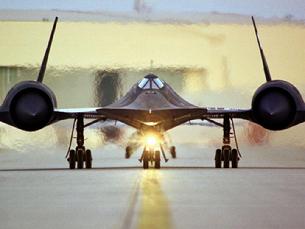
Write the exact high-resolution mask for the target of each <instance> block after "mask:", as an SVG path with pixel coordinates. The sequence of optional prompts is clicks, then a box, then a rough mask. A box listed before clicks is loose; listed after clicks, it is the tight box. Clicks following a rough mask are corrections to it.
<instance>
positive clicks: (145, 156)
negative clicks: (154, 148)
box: [143, 151, 150, 169]
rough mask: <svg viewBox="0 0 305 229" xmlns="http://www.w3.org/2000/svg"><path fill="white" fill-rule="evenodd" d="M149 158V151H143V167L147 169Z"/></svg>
mask: <svg viewBox="0 0 305 229" xmlns="http://www.w3.org/2000/svg"><path fill="white" fill-rule="evenodd" d="M149 159H150V153H149V151H145V152H144V155H143V169H148V167H149Z"/></svg>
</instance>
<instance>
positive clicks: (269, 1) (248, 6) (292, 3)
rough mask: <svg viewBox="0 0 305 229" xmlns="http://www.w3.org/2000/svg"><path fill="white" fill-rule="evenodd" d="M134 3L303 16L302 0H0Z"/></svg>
mask: <svg viewBox="0 0 305 229" xmlns="http://www.w3.org/2000/svg"><path fill="white" fill-rule="evenodd" d="M135 2H137V3H138V5H140V6H141V7H143V8H147V9H150V11H151V12H159V11H171V12H181V11H196V12H211V11H218V12H225V13H237V14H245V15H255V16H261V17H266V18H270V17H285V16H287V15H292V16H293V17H294V18H297V19H305V13H304V12H305V0H175V1H174V0H146V1H145V0H90V1H89V0H88V1H86V0H52V1H50V0H0V9H62V10H84V11H99V10H104V11H133V10H134V5H135Z"/></svg>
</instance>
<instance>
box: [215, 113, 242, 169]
mask: <svg viewBox="0 0 305 229" xmlns="http://www.w3.org/2000/svg"><path fill="white" fill-rule="evenodd" d="M230 131H231V124H230V118H229V116H227V115H225V117H224V119H223V144H224V145H223V146H222V147H221V149H217V150H216V153H215V168H221V167H222V162H223V167H224V168H230V163H231V166H232V168H238V162H239V159H240V157H239V156H240V155H239V152H238V150H237V149H238V148H237V149H232V148H231V146H230V142H231V141H230ZM233 132H234V133H233V134H234V138H235V142H236V136H235V129H234V125H233ZM236 146H237V142H236ZM237 147H238V146H237Z"/></svg>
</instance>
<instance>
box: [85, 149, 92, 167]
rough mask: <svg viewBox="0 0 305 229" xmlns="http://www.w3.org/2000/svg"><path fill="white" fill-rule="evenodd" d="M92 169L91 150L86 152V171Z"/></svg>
mask: <svg viewBox="0 0 305 229" xmlns="http://www.w3.org/2000/svg"><path fill="white" fill-rule="evenodd" d="M91 168H92V154H91V150H90V149H87V150H86V169H91Z"/></svg>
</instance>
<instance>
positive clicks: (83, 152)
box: [67, 116, 92, 169]
mask: <svg viewBox="0 0 305 229" xmlns="http://www.w3.org/2000/svg"><path fill="white" fill-rule="evenodd" d="M74 125H75V122H74V124H73V129H72V135H71V140H70V146H71V142H72V139H73V131H74ZM76 132H77V135H76V143H77V146H76V148H75V150H74V149H70V150H69V152H68V155H67V160H68V162H69V168H70V169H75V167H76V165H77V168H78V169H82V168H84V164H85V167H86V168H87V169H91V168H92V154H91V150H90V149H86V148H85V146H84V140H85V139H84V118H83V116H80V117H77V119H76ZM69 148H70V147H69Z"/></svg>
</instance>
